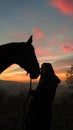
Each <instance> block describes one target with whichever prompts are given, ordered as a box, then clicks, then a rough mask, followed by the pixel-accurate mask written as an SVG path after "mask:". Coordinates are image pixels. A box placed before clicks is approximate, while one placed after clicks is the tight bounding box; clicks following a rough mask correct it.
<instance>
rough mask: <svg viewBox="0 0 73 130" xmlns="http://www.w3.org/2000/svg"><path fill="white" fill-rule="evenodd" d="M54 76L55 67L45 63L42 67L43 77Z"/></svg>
mask: <svg viewBox="0 0 73 130" xmlns="http://www.w3.org/2000/svg"><path fill="white" fill-rule="evenodd" d="M46 73H48V74H54V70H53V67H52V65H51V64H50V63H43V64H42V66H41V75H43V74H46Z"/></svg>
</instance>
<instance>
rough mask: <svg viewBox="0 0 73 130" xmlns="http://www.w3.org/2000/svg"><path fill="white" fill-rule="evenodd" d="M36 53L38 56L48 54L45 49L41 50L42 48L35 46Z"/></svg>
mask: <svg viewBox="0 0 73 130" xmlns="http://www.w3.org/2000/svg"><path fill="white" fill-rule="evenodd" d="M36 54H37V55H38V56H41V57H42V56H48V55H49V54H48V52H47V51H45V50H43V49H40V48H36Z"/></svg>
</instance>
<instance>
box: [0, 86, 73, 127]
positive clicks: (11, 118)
mask: <svg viewBox="0 0 73 130" xmlns="http://www.w3.org/2000/svg"><path fill="white" fill-rule="evenodd" d="M26 96H27V92H26V93H24V92H20V93H19V94H17V95H15V94H14V95H13V94H12V95H11V94H10V95H8V94H7V92H5V91H4V90H0V130H21V126H22V125H21V124H22V117H23V111H24V110H23V107H24V102H25V98H26ZM51 130H73V90H72V89H69V88H67V87H66V86H63V85H61V86H60V87H58V88H57V91H56V96H55V99H54V102H53V115H52V126H51Z"/></svg>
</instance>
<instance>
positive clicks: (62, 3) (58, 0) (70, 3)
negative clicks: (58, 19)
mask: <svg viewBox="0 0 73 130" xmlns="http://www.w3.org/2000/svg"><path fill="white" fill-rule="evenodd" d="M50 1H51V4H52V6H53V7H56V8H58V9H59V10H60V11H61V12H63V13H65V14H68V15H72V14H73V0H50Z"/></svg>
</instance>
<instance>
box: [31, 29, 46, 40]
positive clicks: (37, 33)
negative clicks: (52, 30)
mask: <svg viewBox="0 0 73 130" xmlns="http://www.w3.org/2000/svg"><path fill="white" fill-rule="evenodd" d="M32 31H33V32H34V34H35V35H34V39H35V40H40V39H43V38H44V33H43V32H42V30H41V29H40V28H34V29H33V30H32Z"/></svg>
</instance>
